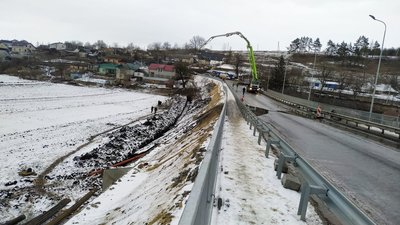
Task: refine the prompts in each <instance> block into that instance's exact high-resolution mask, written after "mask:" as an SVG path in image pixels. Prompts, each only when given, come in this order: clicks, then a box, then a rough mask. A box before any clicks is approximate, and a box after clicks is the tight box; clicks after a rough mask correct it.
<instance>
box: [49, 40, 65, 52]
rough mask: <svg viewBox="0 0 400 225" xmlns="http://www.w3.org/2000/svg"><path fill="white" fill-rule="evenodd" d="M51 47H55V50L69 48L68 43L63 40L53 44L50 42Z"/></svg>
mask: <svg viewBox="0 0 400 225" xmlns="http://www.w3.org/2000/svg"><path fill="white" fill-rule="evenodd" d="M49 49H55V50H58V51H60V50H65V49H67V45H66V44H64V43H61V42H56V43H53V44H49Z"/></svg>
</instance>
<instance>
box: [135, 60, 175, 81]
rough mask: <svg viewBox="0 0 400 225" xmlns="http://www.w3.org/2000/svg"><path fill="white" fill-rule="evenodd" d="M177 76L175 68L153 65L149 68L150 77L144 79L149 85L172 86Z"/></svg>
mask: <svg viewBox="0 0 400 225" xmlns="http://www.w3.org/2000/svg"><path fill="white" fill-rule="evenodd" d="M175 75H176V74H175V66H173V65H165V64H155V63H152V64H150V66H149V75H148V76H147V77H146V76H145V77H143V80H144V81H145V82H147V83H155V84H165V85H167V86H172V84H173V83H174V79H175Z"/></svg>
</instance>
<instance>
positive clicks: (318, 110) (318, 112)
mask: <svg viewBox="0 0 400 225" xmlns="http://www.w3.org/2000/svg"><path fill="white" fill-rule="evenodd" d="M320 117H321V106H318V107H317V118H320Z"/></svg>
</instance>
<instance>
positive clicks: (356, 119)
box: [263, 91, 400, 140]
mask: <svg viewBox="0 0 400 225" xmlns="http://www.w3.org/2000/svg"><path fill="white" fill-rule="evenodd" d="M263 94H265V95H267V96H268V97H270V98H273V99H275V100H277V101H279V102H282V103H284V104H286V105H289V106H291V107H292V110H293V111H295V112H296V113H298V114H302V115H303V116H306V117H313V116H314V115H315V110H316V108H317V106H318V103H317V102H308V101H307V100H305V99H300V98H296V97H293V96H288V95H282V94H280V93H277V92H274V91H268V92H263ZM322 108H323V110H322V114H324V115H325V116H326V118H327V119H331V120H335V121H336V122H342V123H345V124H347V125H350V124H349V122H350V123H351V124H352V125H355V126H356V127H359V126H360V125H364V126H365V127H366V128H367V131H369V132H370V133H374V131H372V130H371V128H372V127H375V128H378V129H380V130H381V134H382V135H384V136H385V137H387V138H389V139H392V140H395V139H396V138H395V137H394V136H393V135H391V134H387V133H385V131H390V132H393V133H395V134H397V138H398V139H400V118H398V117H390V116H384V115H381V114H376V113H373V114H372V117H371V120H369V118H368V115H366V113H367V112H361V111H359V110H354V111H355V112H354V113H350V112H348V111H346V110H341V108H337V107H335V106H330V105H323V106H322Z"/></svg>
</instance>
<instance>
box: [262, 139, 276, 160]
mask: <svg viewBox="0 0 400 225" xmlns="http://www.w3.org/2000/svg"><path fill="white" fill-rule="evenodd" d="M272 144H274V145H279V141H275V140H272V139H268V140H267V146H266V148H265V157H266V158H268V155H269V150H270V149H271V145H272Z"/></svg>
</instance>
